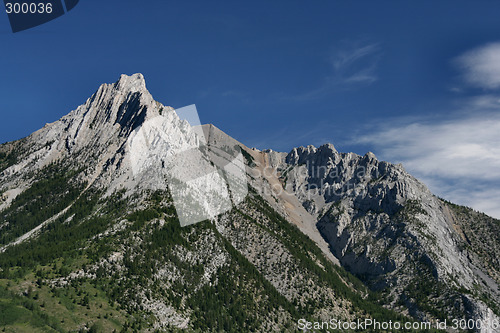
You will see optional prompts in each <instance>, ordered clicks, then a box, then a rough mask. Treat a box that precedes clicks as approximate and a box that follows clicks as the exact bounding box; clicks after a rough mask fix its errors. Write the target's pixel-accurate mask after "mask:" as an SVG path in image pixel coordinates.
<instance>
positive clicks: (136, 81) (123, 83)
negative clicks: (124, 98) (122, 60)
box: [114, 73, 147, 92]
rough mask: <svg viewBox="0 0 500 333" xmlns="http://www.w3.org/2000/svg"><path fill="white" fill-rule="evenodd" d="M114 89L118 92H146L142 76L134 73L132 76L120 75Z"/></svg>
mask: <svg viewBox="0 0 500 333" xmlns="http://www.w3.org/2000/svg"><path fill="white" fill-rule="evenodd" d="M114 87H115V89H117V90H120V91H129V92H147V89H146V80H145V79H144V75H142V74H141V73H136V74H133V75H130V76H129V75H126V74H122V75H120V79H119V80H118V81H116V82H115V83H114Z"/></svg>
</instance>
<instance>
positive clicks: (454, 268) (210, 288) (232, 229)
mask: <svg viewBox="0 0 500 333" xmlns="http://www.w3.org/2000/svg"><path fill="white" fill-rule="evenodd" d="M185 111H186V110H174V109H173V108H171V107H168V106H164V105H162V104H161V103H159V102H157V101H155V100H154V99H153V97H152V96H151V94H150V93H149V92H148V91H147V89H146V84H145V80H144V77H143V76H142V75H141V74H135V75H132V76H127V75H122V76H121V77H120V79H119V80H118V81H117V82H116V83H114V84H103V85H101V87H99V89H98V90H97V92H96V93H95V94H94V95H93V96H92V97H90V98H89V99H88V100H87V101H86V102H85V104H83V105H81V106H79V107H78V108H77V109H76V110H74V111H72V112H70V113H69V114H68V115H66V116H64V117H63V118H61V119H60V120H58V121H56V122H54V123H51V124H47V125H45V126H44V127H43V128H42V129H40V130H39V131H37V132H35V133H33V134H31V135H30V136H28V137H26V138H24V139H21V140H18V141H14V142H9V143H5V144H2V145H1V146H0V198H1V201H0V212H1V215H0V309H1V310H2V311H1V313H2V314H1V315H0V327H3V329H4V330H9V331H26V332H33V331H61V332H67V331H102V332H112V331H113V330H116V331H124V332H127V331H131V332H134V331H144V332H153V331H189V332H190V331H199V332H211V331H212V332H219V331H227V332H233V331H234V332H269V331H279V332H281V331H290V332H292V331H297V329H298V328H300V327H299V322H300V320H307V321H310V322H319V321H328V322H329V321H330V320H333V319H335V320H341V321H346V322H350V321H356V320H358V319H360V320H364V319H371V320H377V321H379V322H388V321H390V320H391V321H393V322H396V321H398V322H419V321H430V322H433V323H435V322H436V321H437V320H440V321H444V320H449V321H450V322H452V320H454V319H456V320H464V322H465V321H466V320H472V321H474V322H476V321H477V322H479V321H481V322H482V321H484V322H485V323H490V322H495V321H497V320H498V314H499V313H500V311H499V307H498V306H499V304H500V296H499V291H498V283H499V277H500V275H499V272H500V266H499V261H498V258H497V256H496V255H495V254H496V253H497V251H496V250H497V249H498V248H499V244H500V239H499V235H500V233H499V231H500V230H499V229H500V221H498V220H495V219H493V218H491V217H488V216H486V215H484V214H481V213H479V212H475V211H473V210H471V209H469V208H467V207H461V206H457V205H454V204H452V203H450V202H448V201H445V200H444V199H441V198H438V197H436V196H434V195H433V194H432V193H431V192H430V191H429V190H428V189H427V188H426V186H425V185H424V184H422V183H421V182H419V181H418V180H417V179H415V178H414V177H412V176H411V175H409V174H408V173H407V172H406V171H405V170H404V169H403V167H402V166H401V165H393V164H391V163H388V162H383V161H378V160H377V158H376V157H375V155H373V154H372V153H367V154H366V155H364V156H359V155H356V154H353V153H339V152H337V150H336V149H335V147H334V146H333V145H331V144H326V145H323V146H321V147H319V148H316V147H313V146H308V147H299V148H294V149H293V150H292V151H291V152H289V153H280V152H275V151H272V150H264V151H259V150H257V149H252V148H249V147H247V146H245V145H244V144H242V143H240V142H238V141H237V140H235V139H233V138H231V137H230V136H228V135H227V134H225V133H224V132H222V131H221V130H220V129H218V128H217V127H215V126H213V125H202V126H191V125H190V123H189V122H188V121H187V120H183V119H181V117H179V115H181V114H183V113H184V112H185ZM187 111H189V110H187ZM187 111H186V112H187ZM191 123H193V122H191ZM195 222H196V223H195ZM471 328H472V327H471ZM473 329H474V330H475V331H480V332H494V331H495V330H494V329H493V328H491V329H488V328H485V327H482V328H479V327H473ZM364 331H380V330H377V329H375V328H373V327H366V328H365V329H364Z"/></svg>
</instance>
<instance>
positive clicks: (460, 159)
mask: <svg viewBox="0 0 500 333" xmlns="http://www.w3.org/2000/svg"><path fill="white" fill-rule="evenodd" d="M485 100H486V98H482V99H480V100H477V99H474V100H472V101H471V102H470V103H469V104H468V106H469V107H471V108H476V109H475V110H474V112H472V114H471V115H466V116H464V115H463V113H461V112H458V113H456V116H455V117H454V118H449V119H446V120H436V119H420V120H415V119H414V120H410V121H404V120H403V121H402V120H401V119H392V120H386V121H384V123H380V124H378V125H376V126H375V127H372V128H370V129H367V130H368V133H367V134H363V135H360V136H358V137H357V138H356V139H354V143H358V144H365V145H366V144H368V145H370V146H372V147H374V148H373V149H374V151H375V153H376V154H377V155H379V157H381V158H383V159H385V160H388V161H391V162H401V163H403V165H404V166H405V168H406V169H407V170H408V171H409V172H410V173H412V174H414V175H415V176H417V177H418V178H421V179H422V180H423V181H424V182H425V183H426V184H427V185H428V186H429V187H430V188H431V190H432V191H433V192H434V193H436V194H438V195H440V196H443V197H445V198H446V199H449V200H452V201H453V200H454V201H456V202H457V203H460V204H465V205H468V206H471V207H474V208H476V209H478V210H482V211H485V212H487V213H489V214H491V215H493V216H495V217H498V218H500V204H499V203H500V115H499V114H498V113H492V112H491V111H486V110H487V108H484V105H485V104H484V103H486V102H485ZM491 103H492V101H488V104H487V105H488V110H489V107H491V106H492V105H491ZM481 105H483V107H481ZM497 106H500V104H499V103H498V101H497ZM480 109H481V110H482V113H478V112H479V110H480ZM499 109H500V108H499Z"/></svg>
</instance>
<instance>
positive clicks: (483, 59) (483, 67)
mask: <svg viewBox="0 0 500 333" xmlns="http://www.w3.org/2000/svg"><path fill="white" fill-rule="evenodd" d="M455 62H456V64H457V65H458V66H459V67H460V69H461V70H462V71H463V78H464V79H465V81H466V82H467V83H468V84H470V85H472V86H474V87H479V88H484V89H498V88H500V43H490V44H487V45H484V46H482V47H479V48H477V49H474V50H471V51H468V52H467V53H465V54H463V55H462V56H460V57H458V58H457V59H455Z"/></svg>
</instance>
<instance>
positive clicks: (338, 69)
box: [293, 42, 381, 100]
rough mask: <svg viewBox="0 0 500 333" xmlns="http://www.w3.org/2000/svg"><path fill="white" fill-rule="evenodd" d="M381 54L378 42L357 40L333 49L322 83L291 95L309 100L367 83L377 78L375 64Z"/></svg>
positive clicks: (297, 98) (296, 98)
mask: <svg viewBox="0 0 500 333" xmlns="http://www.w3.org/2000/svg"><path fill="white" fill-rule="evenodd" d="M380 56H381V47H380V45H379V44H378V43H370V44H363V45H361V44H360V43H359V42H356V43H352V42H351V43H350V44H348V45H343V46H341V47H339V48H336V49H334V50H333V51H332V52H331V56H330V58H329V64H330V72H329V73H328V75H326V76H325V77H324V79H323V83H322V84H321V85H320V86H319V87H317V88H315V89H312V90H310V91H307V92H305V93H303V94H299V95H295V96H293V99H295V100H311V99H316V98H320V97H324V96H325V95H328V94H330V93H332V92H335V91H338V90H339V89H352V88H354V87H358V86H360V85H369V84H372V83H373V82H375V81H377V80H378V77H377V75H376V69H377V64H378V62H379V60H380Z"/></svg>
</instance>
